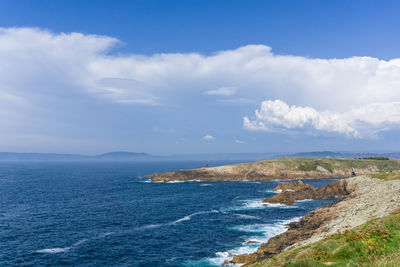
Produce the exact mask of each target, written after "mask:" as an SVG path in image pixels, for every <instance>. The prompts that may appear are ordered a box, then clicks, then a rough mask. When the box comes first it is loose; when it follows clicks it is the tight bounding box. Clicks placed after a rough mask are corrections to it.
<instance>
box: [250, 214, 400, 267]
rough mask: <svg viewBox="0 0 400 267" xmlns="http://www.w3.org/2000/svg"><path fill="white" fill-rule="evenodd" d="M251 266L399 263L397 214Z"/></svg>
mask: <svg viewBox="0 0 400 267" xmlns="http://www.w3.org/2000/svg"><path fill="white" fill-rule="evenodd" d="M251 266H253V267H261V266H263V267H269V266H285V267H300V266H304V267H306V266H310V267H311V266H312V267H314V266H400V213H399V212H396V213H394V214H392V215H389V216H387V217H384V218H380V219H375V220H372V221H369V222H367V223H366V224H364V225H362V226H359V227H357V228H355V229H354V230H348V231H345V232H343V233H338V234H334V235H332V236H329V237H327V238H325V239H323V240H321V241H319V242H316V243H313V244H311V245H308V246H304V247H300V248H297V249H292V250H289V251H286V252H283V253H281V254H278V255H276V256H274V257H272V258H270V259H266V260H264V261H262V262H259V263H256V264H253V265H251Z"/></svg>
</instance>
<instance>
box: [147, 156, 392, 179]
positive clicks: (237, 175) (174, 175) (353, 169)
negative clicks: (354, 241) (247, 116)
mask: <svg viewBox="0 0 400 267" xmlns="http://www.w3.org/2000/svg"><path fill="white" fill-rule="evenodd" d="M392 172H400V160H394V159H383V158H362V159H361V158H354V159H338V158H278V159H271V160H262V161H256V162H250V163H242V164H234V165H225V166H219V167H209V168H200V169H192V170H181V171H174V172H167V173H156V174H152V175H148V176H147V177H148V178H151V179H152V181H153V182H168V181H175V180H180V181H185V180H207V181H220V180H274V179H324V178H338V177H342V178H345V177H351V176H355V175H372V174H374V173H392Z"/></svg>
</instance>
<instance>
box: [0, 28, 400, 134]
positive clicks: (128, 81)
mask: <svg viewBox="0 0 400 267" xmlns="http://www.w3.org/2000/svg"><path fill="white" fill-rule="evenodd" d="M119 42H120V41H119V40H117V39H115V38H112V37H108V36H99V35H90V34H81V33H53V32H49V31H46V30H42V29H37V28H0V127H1V129H2V130H3V129H5V130H4V131H8V132H10V134H12V133H13V131H14V133H15V132H23V133H25V132H26V131H28V130H27V129H33V128H35V127H36V128H37V129H38V131H39V130H41V129H55V128H57V127H55V126H54V124H55V123H64V121H63V120H62V118H64V117H63V116H67V115H65V114H70V113H71V114H72V113H73V111H74V110H75V108H76V105H75V104H76V102H77V100H81V99H84V101H87V103H91V102H95V101H92V100H99V102H101V103H102V104H104V103H105V104H104V105H106V104H109V105H124V106H123V107H125V106H127V105H147V106H156V105H158V106H178V105H180V106H183V108H182V110H185V111H187V113H188V114H187V117H188V121H189V120H190V119H192V116H194V114H196V115H197V114H202V115H201V116H203V113H201V112H198V111H199V109H200V108H199V107H202V106H204V104H205V103H202V102H201V101H204V100H203V99H202V98H201V97H199V96H201V95H203V94H204V93H205V92H204V88H217V89H214V90H209V91H207V92H206V94H209V95H220V96H225V97H223V98H222V99H221V98H212V99H211V100H210V99H207V101H208V102H209V101H215V104H217V105H215V106H218V108H221V107H223V108H226V109H229V108H231V110H229V111H227V112H223V114H224V115H220V116H229V114H231V112H230V111H232V110H233V107H232V106H234V108H235V113H234V112H232V114H235V115H232V116H238V115H237V114H239V113H240V112H250V111H248V107H249V105H252V104H254V103H253V102H252V101H253V100H254V99H258V100H260V101H261V100H265V99H281V100H282V101H284V102H286V103H291V104H295V105H296V106H288V105H286V106H285V103H284V102H281V103H280V102H276V101H275V102H268V101H267V104H265V103H266V102H263V104H262V106H261V108H260V109H259V110H258V111H257V113H256V115H255V117H254V118H247V117H246V118H245V119H244V123H245V127H246V129H253V130H260V129H264V130H277V129H304V128H307V129H308V128H312V129H314V130H318V131H326V132H336V133H340V134H344V135H347V136H353V137H364V136H373V135H374V134H376V133H377V132H379V130H380V129H391V128H393V127H398V125H399V124H400V121H399V119H398V118H399V114H398V109H399V108H398V106H399V104H398V103H399V102H400V90H399V88H400V58H395V59H391V60H380V59H378V58H372V57H350V58H344V59H335V58H334V59H321V58H306V57H298V56H292V55H277V54H274V53H273V52H272V50H271V48H270V47H268V46H265V45H247V46H243V47H240V48H238V49H235V50H226V51H220V52H216V53H213V54H209V55H203V54H199V53H161V54H154V55H140V54H121V53H112V51H113V50H112V49H113V48H114V46H115V45H116V44H118V43H119ZM221 85H229V87H221ZM236 88H240V90H237V89H236ZM233 96H234V97H233ZM189 100H190V101H192V102H190V101H189ZM82 101H83V100H82ZM193 102H196V110H194V109H193V113H190V112H192V107H193V106H194V105H192V104H193ZM96 107H97V108H99V106H96ZM102 107H103V106H102ZM77 112H78V111H77ZM207 112H208V111H207V110H204V113H207ZM60 114H61V115H60ZM221 114H222V112H221ZM246 114H248V113H243V115H246ZM57 115H59V116H57ZM207 115H210V114H209V113H207V114H206V115H204V117H207ZM47 117H51V120H50V119H48V118H47ZM60 118H61V119H60ZM76 118H79V116H78V115H76ZM189 118H190V119H189ZM239 118H240V117H239ZM46 120H47V121H46ZM215 120H217V119H215ZM226 121H229V120H226ZM230 121H232V120H230ZM135 123H136V122H134V123H132V124H135ZM69 126H70V125H65V129H71V131H73V129H72V128H71V127H69ZM88 127H89V126H88ZM60 131H61V130H60ZM32 134H33V133H32Z"/></svg>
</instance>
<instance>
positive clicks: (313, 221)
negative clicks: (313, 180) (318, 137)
mask: <svg viewBox="0 0 400 267" xmlns="http://www.w3.org/2000/svg"><path fill="white" fill-rule="evenodd" d="M276 190H282V192H281V193H280V194H278V195H276V196H274V197H272V198H269V199H267V200H266V201H273V203H287V204H291V203H293V202H294V201H295V200H299V199H302V198H304V197H307V198H321V197H325V196H328V195H330V196H331V197H340V198H341V199H340V200H338V201H337V202H333V203H331V204H328V205H325V206H323V207H321V208H319V209H316V210H314V211H312V212H310V213H308V214H307V215H306V216H304V217H303V218H302V219H301V220H300V221H298V222H292V223H290V224H288V230H287V231H286V232H284V233H282V234H280V235H277V236H275V237H273V238H271V239H269V240H268V242H267V243H264V244H262V245H261V246H260V247H259V248H258V250H257V252H255V253H252V254H243V255H236V256H235V257H234V258H233V260H232V261H231V262H230V263H235V264H244V265H245V266H248V265H251V264H253V263H257V262H260V261H262V260H265V259H267V258H271V257H273V256H275V255H278V254H279V253H282V252H284V251H288V250H291V249H294V248H299V247H302V246H306V245H309V244H312V243H315V242H317V241H319V240H322V239H324V238H325V237H327V236H330V235H332V234H335V233H338V232H339V233H340V232H344V231H346V230H349V229H354V228H355V227H357V226H360V225H363V224H365V223H366V222H367V221H370V220H372V219H376V218H382V217H384V216H388V215H389V214H391V213H393V212H394V211H396V210H399V209H400V180H391V181H384V180H382V179H376V178H371V177H367V176H357V177H352V178H349V179H346V180H339V181H335V182H332V183H330V184H329V185H327V186H325V187H321V188H319V189H316V188H313V187H310V186H308V185H305V184H303V183H301V182H296V183H283V184H281V185H279V186H278V187H277V188H276ZM292 190H294V191H292ZM302 191H304V192H303V193H300V192H302ZM295 192H299V193H297V194H296V193H295ZM279 195H280V197H278V196H279ZM285 197H288V200H286V199H285ZM257 266H263V265H257ZM268 266H269V265H268ZM275 266H278V265H275Z"/></svg>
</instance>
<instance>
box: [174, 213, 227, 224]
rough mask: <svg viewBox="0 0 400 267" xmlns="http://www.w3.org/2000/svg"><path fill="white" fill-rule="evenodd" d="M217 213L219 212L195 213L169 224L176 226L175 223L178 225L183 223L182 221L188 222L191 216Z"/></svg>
mask: <svg viewBox="0 0 400 267" xmlns="http://www.w3.org/2000/svg"><path fill="white" fill-rule="evenodd" d="M217 212H219V211H217V210H209V211H199V212H195V213H192V214H190V215H187V216H185V217H183V218H180V219H178V220H176V221H173V222H171V224H177V223H180V222H183V221H188V220H190V219H191V218H192V217H193V216H197V215H201V214H208V213H217Z"/></svg>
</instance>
